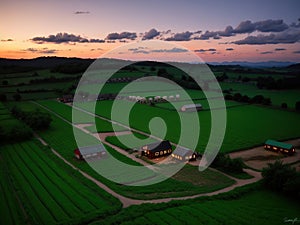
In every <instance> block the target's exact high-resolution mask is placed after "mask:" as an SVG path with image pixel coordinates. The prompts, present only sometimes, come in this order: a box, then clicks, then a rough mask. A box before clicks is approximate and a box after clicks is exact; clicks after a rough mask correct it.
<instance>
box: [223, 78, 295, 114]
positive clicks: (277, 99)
mask: <svg viewBox="0 0 300 225" xmlns="http://www.w3.org/2000/svg"><path fill="white" fill-rule="evenodd" d="M220 85H221V87H222V89H223V90H229V89H230V88H232V90H233V92H232V93H233V94H234V93H241V94H242V95H248V97H250V98H251V97H254V96H255V95H263V96H264V97H266V98H270V99H271V101H272V105H275V106H281V104H282V103H284V102H285V103H287V105H288V108H291V109H295V104H296V102H297V101H300V90H295V89H292V90H266V89H258V88H257V87H256V86H255V85H253V84H247V83H224V82H221V83H220Z"/></svg>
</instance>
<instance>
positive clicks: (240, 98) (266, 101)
mask: <svg viewBox="0 0 300 225" xmlns="http://www.w3.org/2000/svg"><path fill="white" fill-rule="evenodd" d="M224 93H228V91H226V92H225V91H224ZM224 98H225V99H226V100H233V101H237V102H244V103H250V104H262V105H271V104H272V101H271V99H270V98H265V97H264V96H263V95H255V96H254V97H252V98H250V97H249V96H247V95H242V94H241V93H235V94H234V95H232V94H226V95H225V96H224Z"/></svg>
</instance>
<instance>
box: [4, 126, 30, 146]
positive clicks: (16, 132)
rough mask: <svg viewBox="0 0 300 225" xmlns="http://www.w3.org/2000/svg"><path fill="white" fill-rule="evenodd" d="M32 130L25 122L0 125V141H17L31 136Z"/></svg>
mask: <svg viewBox="0 0 300 225" xmlns="http://www.w3.org/2000/svg"><path fill="white" fill-rule="evenodd" d="M32 135H33V133H32V130H31V129H30V128H29V127H28V126H26V125H25V124H22V123H19V124H15V125H14V126H13V127H7V126H3V125H1V126H0V142H17V141H24V140H28V139H30V138H31V137H32Z"/></svg>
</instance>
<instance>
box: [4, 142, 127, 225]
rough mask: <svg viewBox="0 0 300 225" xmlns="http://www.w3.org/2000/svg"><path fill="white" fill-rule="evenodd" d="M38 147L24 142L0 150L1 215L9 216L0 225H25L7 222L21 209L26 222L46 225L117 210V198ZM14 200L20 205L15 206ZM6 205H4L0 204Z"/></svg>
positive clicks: (78, 219) (20, 216) (17, 216)
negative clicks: (17, 200) (26, 218)
mask: <svg viewBox="0 0 300 225" xmlns="http://www.w3.org/2000/svg"><path fill="white" fill-rule="evenodd" d="M40 145H41V144H38V143H37V142H34V141H27V142H22V143H17V144H13V145H5V146H3V147H2V149H1V151H0V154H1V155H0V156H1V160H2V162H1V169H2V170H1V177H3V178H4V180H2V179H1V187H3V189H4V193H2V191H1V199H2V200H1V203H2V204H1V212H2V213H3V212H7V213H8V215H7V216H5V217H1V218H0V221H1V224H22V223H24V224H25V221H26V220H24V219H23V221H17V222H16V223H14V221H10V220H20V218H22V216H23V217H24V215H22V213H21V212H22V209H23V210H25V212H26V216H27V217H28V222H29V223H31V224H47V225H48V224H78V223H83V222H84V221H89V220H91V219H94V218H96V217H99V218H100V217H103V216H104V215H109V214H111V213H114V212H117V211H118V210H119V209H120V207H121V204H120V202H119V201H118V200H117V199H115V198H113V197H112V196H110V195H109V194H107V193H106V192H104V191H101V189H99V188H98V187H96V185H95V184H94V183H92V182H90V181H88V180H87V179H86V178H83V177H82V176H81V175H80V174H79V173H77V172H75V171H74V170H72V169H71V168H67V167H66V166H65V165H63V166H60V165H59V164H57V163H56V161H58V159H57V158H54V157H53V155H51V154H52V153H50V152H49V149H48V148H46V147H42V146H40ZM60 163H62V162H61V161H60ZM3 167H4V168H3ZM8 171H9V172H8ZM5 179H6V180H5ZM10 180H11V181H10ZM5 181H6V182H5ZM11 182H12V183H11ZM12 184H13V186H12ZM7 189H10V190H11V191H10V193H7V192H8V191H7ZM5 190H6V191H5ZM5 193H7V195H5V196H4V195H3V194H5ZM3 198H4V199H3ZM16 198H18V199H20V201H21V203H19V204H16ZM9 200H13V202H11V203H10V202H8V201H9ZM5 202H6V203H7V204H3V203H5ZM14 202H15V204H14ZM17 207H21V209H18V208H17ZM16 208H17V209H16ZM9 219H10V220H9Z"/></svg>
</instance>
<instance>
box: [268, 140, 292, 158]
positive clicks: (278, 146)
mask: <svg viewBox="0 0 300 225" xmlns="http://www.w3.org/2000/svg"><path fill="white" fill-rule="evenodd" d="M265 149H266V150H272V151H275V152H281V153H284V154H289V155H291V154H294V153H295V147H294V146H293V145H291V144H287V143H283V142H279V141H274V140H270V139H269V140H267V141H266V142H265Z"/></svg>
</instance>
